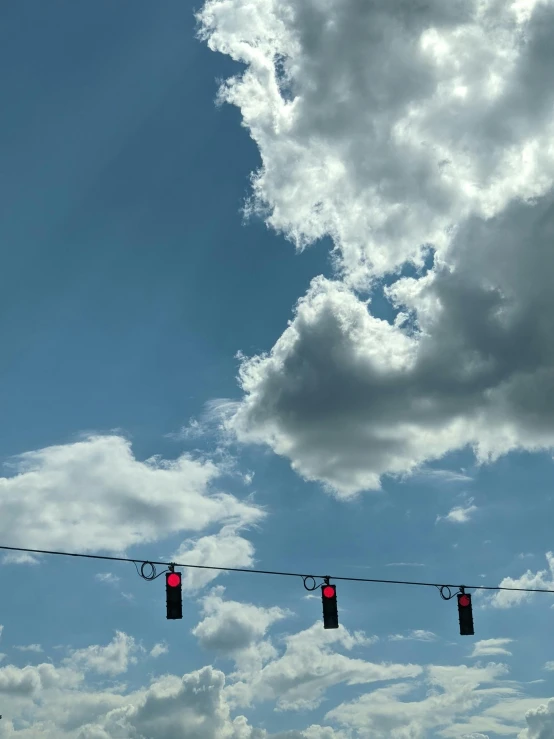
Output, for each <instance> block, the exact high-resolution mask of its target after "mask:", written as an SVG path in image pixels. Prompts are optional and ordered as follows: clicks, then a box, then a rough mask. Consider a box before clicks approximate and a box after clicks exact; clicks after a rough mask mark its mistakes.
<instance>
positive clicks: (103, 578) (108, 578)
mask: <svg viewBox="0 0 554 739" xmlns="http://www.w3.org/2000/svg"><path fill="white" fill-rule="evenodd" d="M94 577H95V579H96V580H98V581H99V582H105V583H107V584H108V585H117V584H118V583H119V582H120V581H121V578H120V577H118V576H117V575H114V574H113V573H112V572H99V573H98V574H97V575H95V576H94Z"/></svg>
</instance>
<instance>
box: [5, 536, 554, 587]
mask: <svg viewBox="0 0 554 739" xmlns="http://www.w3.org/2000/svg"><path fill="white" fill-rule="evenodd" d="M0 549H9V550H11V551H14V552H33V553H35V554H59V555H62V556H64V557H85V558H87V559H106V560H110V561H114V562H133V563H135V566H136V563H137V562H142V563H146V562H147V563H149V564H150V560H145V559H129V558H127V557H108V556H106V555H102V554H77V553H75V552H52V551H49V550H48V549H24V548H23V547H4V546H1V545H0ZM156 564H159V565H166V566H169V565H173V566H174V567H190V568H194V569H198V570H220V571H222V572H253V573H256V574H257V575H282V576H285V577H302V578H304V577H306V575H301V574H300V573H299V572H276V571H275V570H251V569H246V568H243V567H215V566H213V565H187V564H181V563H179V562H156ZM308 577H317V578H321V579H322V580H327V579H329V580H344V581H350V582H379V583H391V584H392V585H424V586H426V587H433V588H441V587H451V588H457V587H459V586H458V585H452V584H449V585H445V584H444V583H440V584H439V583H435V582H412V581H410V580H374V579H371V578H367V577H334V576H333V575H313V576H312V575H309V576H308ZM146 579H148V578H146ZM464 587H465V588H470V589H471V590H512V591H518V592H522V593H554V590H545V589H539V588H502V587H500V586H496V587H493V586H490V585H464Z"/></svg>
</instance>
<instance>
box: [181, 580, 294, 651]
mask: <svg viewBox="0 0 554 739" xmlns="http://www.w3.org/2000/svg"><path fill="white" fill-rule="evenodd" d="M224 592H225V588H223V587H221V586H220V587H217V588H214V589H213V590H212V591H211V592H210V593H209V594H208V595H206V596H205V597H204V598H203V599H202V612H203V615H204V618H203V620H202V621H200V623H199V624H198V625H197V626H196V627H195V628H194V629H193V631H192V633H193V634H194V635H195V636H196V637H197V639H198V641H199V642H200V644H201V645H202V646H203V647H204V648H205V649H212V650H214V651H216V652H219V653H221V654H230V653H233V652H237V651H241V650H244V649H247V648H248V647H251V646H252V645H254V644H256V643H257V642H259V641H260V640H261V639H262V638H263V637H264V636H265V635H266V633H267V630H268V629H269V627H270V626H271V625H272V624H274V623H276V622H277V621H280V620H282V619H284V618H286V616H287V615H290V614H289V613H288V612H287V611H285V610H283V609H281V608H277V607H272V608H260V607H258V606H254V605H252V604H249V603H238V602H236V601H230V600H229V601H226V600H224V599H223V595H224Z"/></svg>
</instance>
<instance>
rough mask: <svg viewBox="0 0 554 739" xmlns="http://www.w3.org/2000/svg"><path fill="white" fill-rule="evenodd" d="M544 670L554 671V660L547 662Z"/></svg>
mask: <svg viewBox="0 0 554 739" xmlns="http://www.w3.org/2000/svg"><path fill="white" fill-rule="evenodd" d="M543 669H544V670H549V671H550V672H554V661H551V662H545V665H544V668H543Z"/></svg>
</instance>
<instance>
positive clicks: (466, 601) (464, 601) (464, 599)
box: [458, 595, 471, 607]
mask: <svg viewBox="0 0 554 739" xmlns="http://www.w3.org/2000/svg"><path fill="white" fill-rule="evenodd" d="M458 604H459V605H460V606H463V607H467V606H469V605H470V604H471V599H470V597H469V595H460V597H459V598H458Z"/></svg>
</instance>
